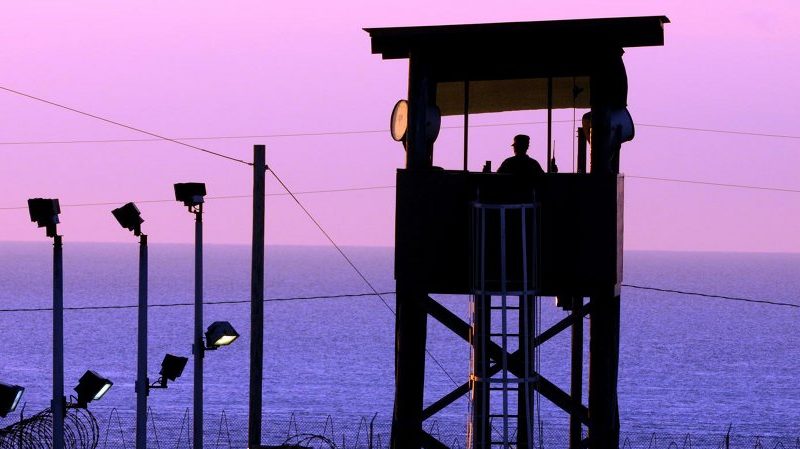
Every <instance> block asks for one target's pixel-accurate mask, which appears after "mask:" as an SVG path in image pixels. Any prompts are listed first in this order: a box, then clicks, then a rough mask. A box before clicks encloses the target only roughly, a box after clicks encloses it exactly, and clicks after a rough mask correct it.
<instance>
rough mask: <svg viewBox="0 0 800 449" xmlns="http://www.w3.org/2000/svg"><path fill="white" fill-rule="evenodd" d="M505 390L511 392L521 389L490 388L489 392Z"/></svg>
mask: <svg viewBox="0 0 800 449" xmlns="http://www.w3.org/2000/svg"><path fill="white" fill-rule="evenodd" d="M503 390H509V391H519V387H507V388H503V387H489V391H503Z"/></svg>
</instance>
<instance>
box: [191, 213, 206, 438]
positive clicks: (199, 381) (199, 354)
mask: <svg viewBox="0 0 800 449" xmlns="http://www.w3.org/2000/svg"><path fill="white" fill-rule="evenodd" d="M194 216H195V222H194V348H193V349H194V350H193V351H192V353H193V354H194V416H193V429H192V430H193V433H192V435H193V439H192V447H193V448H194V449H203V356H204V355H205V347H204V345H203V204H202V203H200V204H198V205H197V206H196V211H195V212H194Z"/></svg>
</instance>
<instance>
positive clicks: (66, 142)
mask: <svg viewBox="0 0 800 449" xmlns="http://www.w3.org/2000/svg"><path fill="white" fill-rule="evenodd" d="M567 122H569V120H553V123H567ZM545 123H547V122H546V121H536V122H516V123H486V124H480V125H471V126H470V128H494V127H502V126H523V125H542V124H545ZM441 128H442V129H463V126H455V125H452V126H451V125H448V126H442V127H441ZM388 132H389V130H388V129H367V130H349V131H311V132H298V133H276V134H254V135H233V136H200V137H197V136H195V137H175V138H174V139H168V140H170V141H179V140H180V141H183V140H232V139H271V138H280V137H317V136H345V135H357V134H386V133H388ZM162 140H164V139H163V138H157V139H94V140H92V139H79V140H24V141H13V142H0V145H3V146H12V145H69V144H80V143H131V142H160V141H162ZM248 164H249V162H248Z"/></svg>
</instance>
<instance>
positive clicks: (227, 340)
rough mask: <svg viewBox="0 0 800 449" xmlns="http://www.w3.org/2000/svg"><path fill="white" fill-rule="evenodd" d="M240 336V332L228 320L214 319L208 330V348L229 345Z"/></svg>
mask: <svg viewBox="0 0 800 449" xmlns="http://www.w3.org/2000/svg"><path fill="white" fill-rule="evenodd" d="M237 338H239V333H238V332H236V329H234V328H233V326H232V325H231V323H229V322H227V321H214V322H213V323H211V325H210V326H208V330H206V349H218V348H220V347H222V346H228V345H229V344H231V343H233V342H234V341H235V340H236V339H237Z"/></svg>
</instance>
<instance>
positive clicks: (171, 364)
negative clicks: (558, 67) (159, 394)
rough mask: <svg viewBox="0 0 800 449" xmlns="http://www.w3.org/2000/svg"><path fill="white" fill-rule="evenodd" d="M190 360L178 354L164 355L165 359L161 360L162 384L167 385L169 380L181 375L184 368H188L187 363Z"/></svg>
mask: <svg viewBox="0 0 800 449" xmlns="http://www.w3.org/2000/svg"><path fill="white" fill-rule="evenodd" d="M188 361H189V359H188V358H186V357H179V356H177V355H172V354H167V355H165V356H164V361H163V362H161V372H160V373H159V374H161V378H162V384H163V385H164V386H166V385H167V380H175V379H177V378H179V377H181V374H183V369H184V368H186V363H187V362H188Z"/></svg>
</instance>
